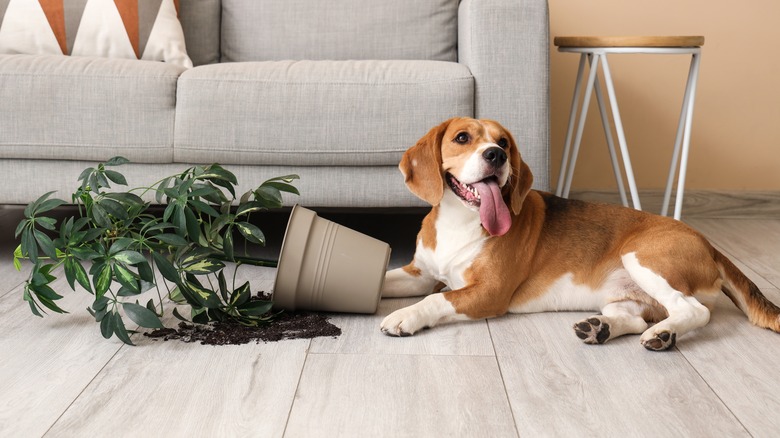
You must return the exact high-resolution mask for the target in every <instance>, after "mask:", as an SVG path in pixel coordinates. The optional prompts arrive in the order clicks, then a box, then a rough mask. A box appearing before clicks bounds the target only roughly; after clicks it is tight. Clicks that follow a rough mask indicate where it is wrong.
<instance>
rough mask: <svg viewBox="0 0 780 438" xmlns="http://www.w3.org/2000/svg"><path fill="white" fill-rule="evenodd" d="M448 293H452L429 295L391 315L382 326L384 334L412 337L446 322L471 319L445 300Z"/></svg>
mask: <svg viewBox="0 0 780 438" xmlns="http://www.w3.org/2000/svg"><path fill="white" fill-rule="evenodd" d="M446 293H451V292H444V293H436V294H432V295H428V296H427V297H425V298H423V299H422V301H420V302H418V303H416V304H413V305H411V306H409V307H404V308H403V309H399V310H396V311H395V312H393V313H391V314H390V315H388V316H387V317H386V318H385V319H384V320H383V321H382V324H381V325H380V329H381V330H382V333H384V334H386V335H390V336H411V335H413V334H415V333H416V332H417V331H419V330H421V329H424V328H428V327H433V326H435V325H438V324H441V323H444V322H451V321H458V320H467V319H469V317H467V316H466V315H461V314H458V313H457V312H456V311H455V307H453V305H452V303H450V302H449V301H448V300H447V299H446V298H444V294H446Z"/></svg>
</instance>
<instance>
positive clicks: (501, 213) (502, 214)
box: [471, 179, 512, 236]
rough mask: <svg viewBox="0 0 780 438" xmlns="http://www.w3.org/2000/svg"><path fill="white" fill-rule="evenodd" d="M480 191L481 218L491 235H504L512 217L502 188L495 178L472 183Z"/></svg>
mask: <svg viewBox="0 0 780 438" xmlns="http://www.w3.org/2000/svg"><path fill="white" fill-rule="evenodd" d="M471 185H472V186H474V188H475V189H477V191H478V192H479V198H480V206H479V219H480V220H481V221H482V226H483V227H485V229H486V230H487V231H488V233H490V235H491V236H502V235H504V233H506V232H507V231H509V227H510V226H511V225H512V217H511V216H510V215H509V209H508V208H507V206H506V204H505V203H504V199H503V198H502V197H501V188H500V187H498V183H497V182H496V181H495V180H492V179H491V180H488V181H487V182H484V181H480V182H477V183H473V184H471Z"/></svg>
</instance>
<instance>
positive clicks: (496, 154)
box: [482, 147, 506, 167]
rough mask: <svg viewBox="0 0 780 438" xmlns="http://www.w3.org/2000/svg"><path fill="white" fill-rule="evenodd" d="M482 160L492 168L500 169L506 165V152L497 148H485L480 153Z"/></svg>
mask: <svg viewBox="0 0 780 438" xmlns="http://www.w3.org/2000/svg"><path fill="white" fill-rule="evenodd" d="M482 158H484V159H485V161H487V162H488V164H490V165H492V166H494V167H501V166H503V165H504V163H506V152H504V150H503V149H501V148H499V147H492V148H487V149H485V151H484V152H482Z"/></svg>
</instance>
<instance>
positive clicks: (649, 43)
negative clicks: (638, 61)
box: [554, 36, 704, 220]
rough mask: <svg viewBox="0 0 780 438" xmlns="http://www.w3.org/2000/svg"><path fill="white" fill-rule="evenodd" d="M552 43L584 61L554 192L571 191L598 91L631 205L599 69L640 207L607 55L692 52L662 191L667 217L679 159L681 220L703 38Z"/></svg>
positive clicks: (573, 38)
mask: <svg viewBox="0 0 780 438" xmlns="http://www.w3.org/2000/svg"><path fill="white" fill-rule="evenodd" d="M554 44H555V45H556V46H558V50H559V51H560V52H571V53H579V54H580V64H579V68H578V70H577V82H576V86H575V88H574V97H573V99H572V104H571V112H570V115H569V125H568V128H567V130H566V142H565V145H564V150H563V158H562V160H561V169H560V175H559V176H558V186H557V188H556V195H558V196H563V197H568V196H569V191H570V189H571V182H572V177H573V175H574V165H575V164H576V162H577V155H578V153H579V149H580V142H581V141H582V132H583V129H584V128H585V118H586V116H587V112H588V106H589V104H590V98H591V95H592V93H593V91H594V90H595V92H596V100H597V101H598V107H599V113H600V114H601V121H602V125H603V127H604V133H605V134H606V138H607V147H608V148H609V153H610V157H611V159H612V168H613V171H614V172H615V178H616V180H617V185H618V191H619V192H620V198H621V201H622V202H623V205H625V206H628V199H627V198H626V190H625V187H624V185H623V177H622V172H621V170H620V165H619V163H618V157H617V154H616V152H615V145H614V142H613V140H612V129H611V126H610V121H609V120H608V119H609V117H608V114H607V110H606V106H605V104H604V96H603V94H602V92H601V86H600V84H599V81H598V80H597V75H598V70H599V67H601V69H602V70H603V72H604V82H605V84H606V86H607V93H608V96H609V102H610V107H611V109H612V118H613V122H614V124H615V131H616V133H617V137H618V144H619V146H620V155H621V156H622V158H623V168H624V169H625V172H626V180H627V182H628V187H629V191H630V193H631V201H632V204H633V206H634V208H636V209H638V210H641V209H642V205H641V203H640V201H639V194H638V192H637V187H636V180H635V179H634V171H633V169H632V167H631V160H630V159H629V155H628V148H627V146H626V137H625V133H624V131H623V124H622V121H621V119H620V111H619V110H618V104H617V99H616V97H615V87H614V85H613V83H612V74H611V72H610V69H609V63H608V62H607V55H608V54H623V53H646V54H664V55H691V65H690V69H689V71H688V82H687V84H686V86H685V96H684V97H683V104H682V110H681V111H680V121H679V123H678V125H677V137H676V140H675V144H674V152H673V153H672V160H671V164H670V166H669V176H668V178H667V182H666V191H665V192H664V201H663V206H662V210H661V214H662V215H664V216H665V215H667V213H668V209H669V200H670V198H671V193H672V187H673V186H674V176H675V173H677V163H678V162H679V163H680V170H679V175H678V179H677V195H676V197H675V207H674V218H675V219H678V220H679V219H680V217H681V215H682V201H683V193H684V190H685V174H686V170H687V167H688V151H689V149H690V138H691V121H692V118H693V106H694V100H695V97H696V82H697V79H698V75H699V63H700V61H701V46H702V45H704V37H703V36H642V37H637V36H633V37H604V36H586V37H581V36H579V37H578V36H563V37H555V39H554ZM586 60H587V62H588V65H589V68H590V70H589V74H588V78H587V81H586V84H585V96H584V97H583V101H582V106H581V107H580V108H579V111H578V103H579V100H580V93H581V91H582V88H581V83H582V78H583V73H584V70H585V61H586ZM577 113H579V121H578V123H577V130H576V133H575V134H574V147H573V148H572V134H573V132H574V125H575V122H576V121H577V119H578V117H577V115H578V114H577Z"/></svg>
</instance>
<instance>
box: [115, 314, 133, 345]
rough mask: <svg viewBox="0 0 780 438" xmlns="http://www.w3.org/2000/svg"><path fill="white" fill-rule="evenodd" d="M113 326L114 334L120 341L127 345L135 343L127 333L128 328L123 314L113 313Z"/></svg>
mask: <svg viewBox="0 0 780 438" xmlns="http://www.w3.org/2000/svg"><path fill="white" fill-rule="evenodd" d="M111 326H112V327H113V328H114V334H115V335H116V337H117V338H119V340H120V341H122V342H124V343H125V344H127V345H134V344H133V341H131V340H130V336H129V335H128V334H127V328H125V322H124V321H123V320H122V316H121V315H120V314H118V313H112V314H111Z"/></svg>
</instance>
